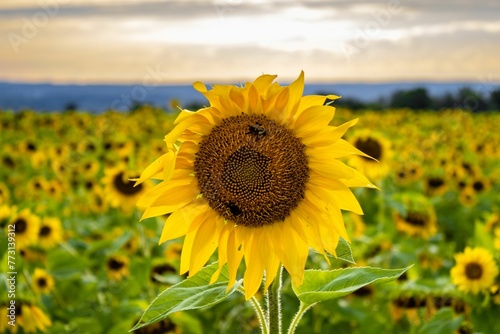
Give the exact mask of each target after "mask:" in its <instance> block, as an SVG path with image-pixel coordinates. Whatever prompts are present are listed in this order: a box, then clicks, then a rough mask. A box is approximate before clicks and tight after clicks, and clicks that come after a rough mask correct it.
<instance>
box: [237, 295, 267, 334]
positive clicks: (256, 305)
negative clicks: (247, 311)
mask: <svg viewBox="0 0 500 334" xmlns="http://www.w3.org/2000/svg"><path fill="white" fill-rule="evenodd" d="M238 292H241V293H242V294H243V295H245V290H244V289H243V288H242V287H241V286H240V287H239V288H238ZM249 301H250V303H252V306H253V309H254V310H255V313H256V314H257V318H259V323H260V328H261V329H262V334H269V326H268V325H267V321H266V316H265V314H264V311H263V310H262V307H261V306H260V303H259V301H258V300H257V298H255V297H254V296H253V297H251V298H250V299H249Z"/></svg>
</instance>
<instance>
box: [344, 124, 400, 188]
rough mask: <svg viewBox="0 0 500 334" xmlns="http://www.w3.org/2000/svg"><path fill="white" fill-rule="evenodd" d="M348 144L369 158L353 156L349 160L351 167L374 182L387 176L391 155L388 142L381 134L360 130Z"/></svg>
mask: <svg viewBox="0 0 500 334" xmlns="http://www.w3.org/2000/svg"><path fill="white" fill-rule="evenodd" d="M349 142H350V143H351V144H352V145H353V146H354V147H356V148H357V149H358V150H360V151H362V152H364V153H366V154H367V155H368V156H369V157H367V156H362V155H353V156H352V157H351V158H350V159H349V163H350V164H351V165H352V166H353V167H355V168H357V169H359V170H360V171H361V172H362V173H363V174H365V175H366V176H368V178H370V179H371V180H374V181H378V180H381V179H383V178H384V177H385V176H386V175H387V174H388V172H389V171H390V162H391V157H392V155H393V154H392V150H391V145H390V142H389V141H388V140H387V139H386V138H384V137H383V136H382V134H380V133H377V132H375V131H372V130H368V129H365V130H360V131H357V132H356V133H355V134H354V136H352V137H351V138H349ZM374 159H375V160H374Z"/></svg>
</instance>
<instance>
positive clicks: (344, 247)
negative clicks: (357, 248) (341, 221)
mask: <svg viewBox="0 0 500 334" xmlns="http://www.w3.org/2000/svg"><path fill="white" fill-rule="evenodd" d="M335 251H336V252H337V259H338V260H343V261H346V262H349V263H352V264H355V263H356V262H354V258H353V257H352V251H351V246H350V245H349V243H348V242H347V241H345V240H344V239H342V238H340V240H339V244H338V245H337V248H336V249H335Z"/></svg>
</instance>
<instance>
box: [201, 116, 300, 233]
mask: <svg viewBox="0 0 500 334" xmlns="http://www.w3.org/2000/svg"><path fill="white" fill-rule="evenodd" d="M194 170H195V175H196V178H197V180H198V185H199V187H200V192H201V194H202V195H203V197H205V198H206V199H207V201H208V204H209V205H210V207H211V208H212V209H214V210H215V211H216V212H217V213H218V214H220V215H221V216H223V217H224V218H226V219H227V220H230V221H233V222H235V223H236V224H241V225H244V226H248V227H260V226H264V225H269V224H273V223H274V222H277V221H282V220H284V219H285V218H286V217H287V216H288V215H289V214H290V212H291V211H292V210H293V209H294V208H295V207H296V206H297V205H298V204H299V203H300V201H301V200H302V199H303V198H304V192H305V186H306V182H307V180H308V178H309V168H308V161H307V156H306V154H305V146H304V145H303V144H302V143H301V141H300V140H299V139H298V138H296V137H295V136H294V134H293V132H292V130H288V129H286V128H285V127H284V126H282V125H280V124H278V123H276V122H275V121H273V120H271V119H269V118H267V117H266V116H263V115H246V114H242V115H240V116H232V117H229V118H226V119H224V120H223V121H222V122H221V123H220V124H219V125H217V126H214V127H213V129H212V132H211V133H210V134H209V135H207V136H205V137H204V138H203V139H202V141H201V142H200V145H199V151H198V153H197V154H196V159H195V163H194Z"/></svg>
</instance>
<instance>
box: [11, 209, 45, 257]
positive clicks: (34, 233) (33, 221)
mask: <svg viewBox="0 0 500 334" xmlns="http://www.w3.org/2000/svg"><path fill="white" fill-rule="evenodd" d="M9 225H14V226H15V233H16V247H17V248H19V249H23V248H25V247H26V246H29V245H32V244H34V243H36V242H37V240H38V231H39V228H40V218H39V217H38V216H36V215H34V214H32V213H31V211H30V210H29V209H24V210H22V211H20V212H19V213H17V214H15V215H14V216H13V217H12V218H11V220H10V222H9Z"/></svg>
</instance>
